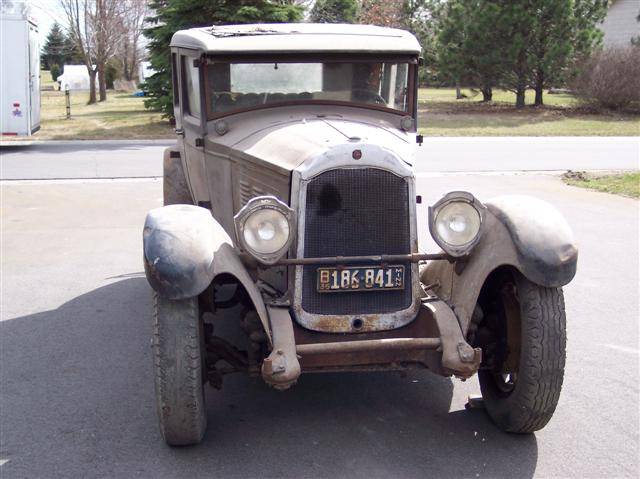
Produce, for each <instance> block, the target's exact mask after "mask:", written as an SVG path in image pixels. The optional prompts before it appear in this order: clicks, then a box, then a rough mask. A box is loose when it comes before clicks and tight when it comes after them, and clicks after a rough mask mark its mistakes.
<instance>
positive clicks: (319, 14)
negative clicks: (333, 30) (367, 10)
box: [310, 0, 358, 23]
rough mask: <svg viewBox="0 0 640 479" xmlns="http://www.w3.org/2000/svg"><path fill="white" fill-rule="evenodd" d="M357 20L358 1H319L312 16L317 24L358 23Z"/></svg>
mask: <svg viewBox="0 0 640 479" xmlns="http://www.w3.org/2000/svg"><path fill="white" fill-rule="evenodd" d="M357 19H358V4H357V3H356V0H317V1H316V3H315V4H314V6H313V8H312V9H311V15H310V20H311V21H312V22H316V23H356V21H357Z"/></svg>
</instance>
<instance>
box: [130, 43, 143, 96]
mask: <svg viewBox="0 0 640 479" xmlns="http://www.w3.org/2000/svg"><path fill="white" fill-rule="evenodd" d="M132 50H133V51H132V52H131V79H132V80H135V81H136V85H137V84H138V83H140V82H141V81H142V80H141V78H140V75H139V74H138V70H139V68H138V37H134V38H133V45H132Z"/></svg>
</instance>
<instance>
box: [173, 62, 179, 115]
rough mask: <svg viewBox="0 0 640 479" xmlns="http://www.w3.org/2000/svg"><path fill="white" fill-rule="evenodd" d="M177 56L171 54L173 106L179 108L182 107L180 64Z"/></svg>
mask: <svg viewBox="0 0 640 479" xmlns="http://www.w3.org/2000/svg"><path fill="white" fill-rule="evenodd" d="M176 58H177V55H176V54H175V53H172V54H171V81H172V82H173V104H174V105H175V106H176V107H177V106H178V105H180V92H179V91H178V62H177V61H176Z"/></svg>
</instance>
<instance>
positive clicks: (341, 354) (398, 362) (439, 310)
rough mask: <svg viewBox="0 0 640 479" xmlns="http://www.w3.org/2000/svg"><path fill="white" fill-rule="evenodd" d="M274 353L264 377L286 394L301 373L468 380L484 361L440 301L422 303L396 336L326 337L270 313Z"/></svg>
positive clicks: (285, 314)
mask: <svg viewBox="0 0 640 479" xmlns="http://www.w3.org/2000/svg"><path fill="white" fill-rule="evenodd" d="M269 316H270V319H271V327H272V333H273V350H272V352H271V354H270V355H269V357H267V358H266V359H265V360H264V363H263V366H262V377H263V379H264V380H265V382H267V383H268V384H270V385H271V386H273V387H275V388H276V389H287V388H289V387H291V386H292V385H293V384H295V382H296V381H297V379H298V377H299V376H300V374H301V373H302V372H324V371H362V370H403V369H409V368H411V367H426V368H428V369H430V370H432V371H433V372H435V373H437V374H441V375H444V376H450V375H454V376H457V377H460V378H468V377H470V376H472V375H473V374H475V372H476V371H477V370H478V368H479V366H480V362H481V360H482V355H481V350H480V349H477V348H476V349H474V348H472V347H471V346H470V345H469V344H468V343H467V342H466V341H465V339H464V336H463V334H462V330H461V329H460V325H459V323H458V320H457V318H456V316H455V314H454V313H453V311H452V310H451V308H450V307H449V306H448V305H447V304H446V303H444V302H443V301H441V300H440V299H438V298H437V297H433V296H427V297H425V298H423V299H422V301H421V305H420V309H419V313H418V316H417V317H416V319H415V320H414V321H413V322H412V323H411V324H409V325H407V326H405V327H403V328H399V329H397V330H394V331H387V332H382V333H371V334H363V335H358V336H360V337H361V339H357V340H354V339H353V335H340V334H322V333H316V332H311V331H305V330H303V329H302V328H299V327H297V326H295V325H294V322H293V320H292V318H291V315H290V313H289V311H288V310H287V309H285V308H276V307H269Z"/></svg>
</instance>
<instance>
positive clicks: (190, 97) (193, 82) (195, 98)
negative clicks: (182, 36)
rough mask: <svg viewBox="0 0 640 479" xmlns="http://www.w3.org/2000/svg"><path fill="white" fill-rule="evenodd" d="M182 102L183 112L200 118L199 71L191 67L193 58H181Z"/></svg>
mask: <svg viewBox="0 0 640 479" xmlns="http://www.w3.org/2000/svg"><path fill="white" fill-rule="evenodd" d="M180 60H181V64H182V65H181V66H182V68H181V70H182V95H183V97H182V100H183V102H184V105H183V108H184V109H185V112H186V113H188V114H190V115H191V116H195V117H196V118H200V76H199V75H198V73H199V70H198V68H197V67H194V66H193V58H191V57H185V56H182V57H181V58H180Z"/></svg>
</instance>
